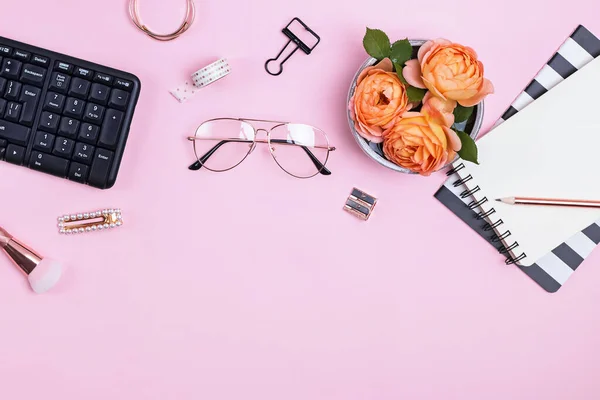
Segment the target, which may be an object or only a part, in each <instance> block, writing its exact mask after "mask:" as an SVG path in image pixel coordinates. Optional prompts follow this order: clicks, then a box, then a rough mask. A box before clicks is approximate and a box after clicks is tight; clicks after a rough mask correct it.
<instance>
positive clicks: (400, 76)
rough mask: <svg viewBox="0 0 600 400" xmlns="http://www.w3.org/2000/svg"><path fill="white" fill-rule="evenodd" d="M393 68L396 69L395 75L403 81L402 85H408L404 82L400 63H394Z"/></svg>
mask: <svg viewBox="0 0 600 400" xmlns="http://www.w3.org/2000/svg"><path fill="white" fill-rule="evenodd" d="M394 68H395V69H396V75H398V78H400V82H402V83H404V86H408V82H406V79H404V75H402V68H403V67H402V65H400V64H396V63H394Z"/></svg>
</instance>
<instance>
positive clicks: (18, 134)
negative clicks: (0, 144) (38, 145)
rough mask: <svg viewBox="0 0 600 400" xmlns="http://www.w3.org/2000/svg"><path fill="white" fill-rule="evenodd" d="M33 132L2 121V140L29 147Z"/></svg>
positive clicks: (0, 136)
mask: <svg viewBox="0 0 600 400" xmlns="http://www.w3.org/2000/svg"><path fill="white" fill-rule="evenodd" d="M30 132H31V130H30V129H29V128H27V127H25V126H23V125H18V124H14V123H12V122H8V121H2V120H0V139H7V140H8V141H10V142H13V143H16V144H19V145H22V146H27V143H28V141H29V133H30Z"/></svg>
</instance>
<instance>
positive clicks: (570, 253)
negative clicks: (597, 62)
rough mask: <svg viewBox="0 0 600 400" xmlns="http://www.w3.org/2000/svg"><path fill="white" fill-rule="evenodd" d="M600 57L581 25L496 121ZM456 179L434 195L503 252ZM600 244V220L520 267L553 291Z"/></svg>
mask: <svg viewBox="0 0 600 400" xmlns="http://www.w3.org/2000/svg"><path fill="white" fill-rule="evenodd" d="M599 55H600V40H599V39H598V38H597V37H596V36H594V35H593V34H592V33H591V32H590V31H588V30H587V29H586V28H585V27H584V26H582V25H580V26H579V27H578V28H577V29H575V31H574V32H573V34H572V35H571V36H570V37H568V38H567V40H566V41H565V42H564V43H563V44H562V46H561V47H560V48H559V49H558V52H557V53H556V54H554V55H553V56H552V58H551V59H550V60H549V61H548V63H547V64H546V65H544V67H543V68H542V69H541V70H540V72H539V73H538V74H537V75H536V76H535V78H534V79H533V81H531V83H530V84H529V85H528V86H527V87H526V88H525V90H524V91H523V93H521V94H520V95H519V96H518V97H517V98H516V99H515V101H514V102H513V103H512V105H511V106H510V107H509V108H508V110H506V112H505V113H504V114H503V115H502V118H500V119H499V120H498V122H497V123H496V125H494V126H498V125H500V124H501V123H503V122H504V121H506V120H507V119H509V118H510V117H512V116H513V115H515V114H516V113H518V112H519V111H520V110H522V109H524V108H525V107H527V105H529V104H531V103H532V102H533V101H535V99H537V98H539V97H540V96H542V95H543V94H544V93H546V92H547V91H548V90H550V89H552V88H553V87H554V86H556V85H557V84H558V83H560V82H561V81H563V80H565V79H566V78H568V77H569V76H570V75H572V74H573V73H574V72H576V71H577V70H579V69H580V68H582V67H583V66H584V65H586V64H587V63H589V62H590V61H592V60H593V59H594V58H596V57H598V56H599ZM458 179H459V178H457V177H456V176H451V177H450V178H449V179H448V180H446V182H445V183H444V185H443V186H442V187H441V188H440V189H439V190H438V191H437V192H436V194H435V198H436V199H438V200H439V201H440V202H441V203H442V204H444V205H445V206H446V207H447V208H448V209H450V211H452V212H453V213H454V214H456V215H457V216H458V217H459V218H460V219H462V220H463V221H464V222H465V223H466V224H468V225H469V226H470V227H471V228H472V229H473V230H475V231H476V232H477V233H478V234H479V235H480V236H482V237H483V238H484V239H486V241H488V243H490V244H491V245H492V246H494V247H495V248H496V249H497V250H498V251H500V252H505V250H506V249H505V248H504V246H503V245H502V243H501V242H500V241H497V240H496V239H497V235H495V233H494V230H493V227H491V226H490V225H489V224H487V223H486V221H485V220H484V219H483V218H481V217H480V215H479V214H478V213H477V212H475V211H473V210H472V209H471V208H470V207H469V204H470V203H471V201H472V199H471V198H470V196H469V193H468V190H467V189H466V186H464V185H460V184H459V185H456V186H455V185H454V183H455V182H457V180H458ZM598 243H600V221H597V222H596V223H594V224H592V225H590V226H589V227H587V228H586V229H584V230H583V231H581V232H579V233H577V234H576V235H574V236H573V237H571V238H570V239H569V240H567V241H566V242H565V243H562V244H561V245H559V246H558V247H556V248H555V249H554V250H552V251H551V252H550V253H548V254H546V255H545V256H543V257H542V258H541V259H539V260H538V261H537V262H536V263H535V264H533V265H531V266H529V267H519V266H517V267H518V268H520V269H521V270H522V271H523V272H525V274H527V275H528V276H529V277H530V278H531V279H533V280H534V281H535V282H537V283H538V284H539V285H540V286H541V287H542V288H544V289H545V290H546V291H548V292H556V291H557V290H558V289H560V288H561V286H562V285H563V284H564V283H565V282H566V281H567V279H569V277H570V276H571V275H572V274H573V272H574V271H575V270H576V269H577V267H579V265H581V263H582V262H583V260H584V259H585V258H586V257H587V256H588V255H589V254H590V253H591V252H592V250H593V249H594V248H595V247H596V245H597V244H598Z"/></svg>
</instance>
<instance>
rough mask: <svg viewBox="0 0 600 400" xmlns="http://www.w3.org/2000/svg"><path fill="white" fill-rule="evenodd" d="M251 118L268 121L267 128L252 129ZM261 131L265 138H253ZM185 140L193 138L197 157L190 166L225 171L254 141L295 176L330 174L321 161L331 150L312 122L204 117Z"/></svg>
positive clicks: (251, 150) (325, 162)
mask: <svg viewBox="0 0 600 400" xmlns="http://www.w3.org/2000/svg"><path fill="white" fill-rule="evenodd" d="M251 122H256V123H261V124H262V123H264V124H270V125H271V128H270V129H268V130H267V129H262V128H259V129H256V128H255V127H254V126H253V125H252V124H251ZM261 131H262V132H264V133H265V134H266V139H258V138H257V134H258V132H261ZM188 140H190V141H192V142H193V145H194V153H195V154H196V160H197V161H196V162H194V163H193V164H192V165H190V166H189V169H191V170H194V171H196V170H199V169H200V168H202V167H204V168H206V169H208V170H210V171H214V172H223V171H228V170H230V169H232V168H235V167H237V166H238V165H240V163H241V162H242V161H244V160H245V159H246V157H248V155H249V154H250V153H252V152H253V151H254V148H255V147H256V144H257V143H265V144H268V145H269V150H270V152H271V155H272V156H273V159H274V160H275V162H276V163H277V165H279V166H280V167H281V169H283V170H284V171H285V172H287V173H288V174H290V175H292V176H295V177H296V178H311V177H313V176H315V175H317V174H322V175H331V171H329V170H328V169H327V168H326V167H325V164H327V160H328V159H329V152H330V151H334V150H335V147H331V146H330V145H329V139H328V138H327V135H326V134H325V132H323V131H322V130H320V129H318V128H315V127H314V126H310V125H304V124H291V123H287V122H279V121H268V120H260V119H247V118H216V119H211V120H208V121H205V122H203V123H202V124H201V125H200V126H199V127H198V128H197V129H196V134H195V135H194V136H190V137H188Z"/></svg>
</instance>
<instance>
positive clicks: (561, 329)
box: [0, 0, 600, 400]
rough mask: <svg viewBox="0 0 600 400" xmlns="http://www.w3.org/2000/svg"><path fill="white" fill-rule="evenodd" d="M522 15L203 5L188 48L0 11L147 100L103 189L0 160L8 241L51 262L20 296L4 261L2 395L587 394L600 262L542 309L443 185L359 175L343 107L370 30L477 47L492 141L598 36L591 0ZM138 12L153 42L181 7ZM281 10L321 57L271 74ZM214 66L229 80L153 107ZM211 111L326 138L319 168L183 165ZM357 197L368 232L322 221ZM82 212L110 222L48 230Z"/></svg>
mask: <svg viewBox="0 0 600 400" xmlns="http://www.w3.org/2000/svg"><path fill="white" fill-rule="evenodd" d="M167 3H169V5H167ZM539 3H540V2H539V1H534V0H526V1H524V0H504V1H486V2H482V1H480V0H455V1H442V0H431V1H428V2H425V3H423V2H419V1H410V2H408V1H407V2H399V1H394V0H380V1H377V2H372V3H371V4H372V5H371V6H367V4H369V2H365V1H358V0H347V1H341V0H337V1H323V0H304V1H294V2H287V1H275V0H255V1H241V0H240V1H233V0H219V1H217V0H213V1H208V0H202V1H198V3H197V6H198V10H199V15H198V18H197V20H196V23H195V24H194V26H193V27H192V28H191V30H190V31H189V32H188V33H187V34H185V35H184V36H183V37H181V38H180V39H178V40H176V41H174V42H171V43H158V42H155V41H152V40H151V39H149V38H148V37H146V36H144V35H143V34H142V33H140V32H139V31H137V30H136V29H134V27H133V25H132V24H131V22H130V21H129V18H128V16H127V12H126V1H121V0H120V1H116V0H110V1H99V0H97V1H89V0H88V1H81V0H54V1H42V0H35V1H33V0H32V1H28V2H21V1H8V0H2V5H1V7H0V10H1V11H0V27H1V28H0V34H1V35H3V36H6V37H9V38H12V39H16V40H20V41H23V42H26V43H30V44H33V45H37V46H40V47H47V48H50V49H54V50H56V51H59V52H63V53H67V54H71V55H73V56H76V57H80V58H83V59H89V60H91V61H96V62H99V63H102V64H106V65H110V66H114V67H116V68H120V69H124V70H127V71H130V72H132V73H134V74H136V75H138V76H139V78H140V79H141V81H142V94H141V98H140V101H139V103H138V107H137V111H136V114H135V117H134V122H133V125H132V129H131V134H130V139H129V142H128V146H127V150H126V152H125V157H124V160H123V164H122V169H121V173H120V176H119V179H118V181H117V184H116V186H115V187H114V188H113V189H111V190H109V191H98V190H96V189H92V188H88V187H84V186H80V185H78V184H73V183H70V182H68V181H66V180H60V179H56V178H52V177H49V176H46V175H43V174H40V173H35V172H33V171H30V170H28V169H26V168H19V167H14V166H12V165H9V164H6V163H2V164H0V174H1V177H2V179H1V181H0V191H1V192H2V193H3V194H4V195H3V196H2V209H3V210H4V212H3V213H2V214H3V215H2V221H1V222H2V224H3V226H4V227H5V228H7V229H8V230H10V231H11V232H12V233H13V234H15V235H16V236H17V237H20V238H22V239H23V240H24V241H26V242H27V243H29V244H31V245H32V246H33V247H34V248H36V249H38V250H39V251H40V252H43V253H44V254H46V255H51V256H53V257H54V258H57V259H59V260H62V261H64V263H65V264H67V265H68V266H69V271H68V273H67V274H66V277H65V278H64V280H63V281H62V282H61V284H60V286H58V287H57V288H56V290H54V291H52V292H51V293H48V294H46V295H41V296H37V295H34V294H33V293H32V292H31V291H30V290H29V289H28V288H27V283H26V280H25V279H24V278H23V277H22V276H21V275H20V273H19V272H18V271H17V269H16V268H14V267H12V266H11V264H10V263H9V262H8V261H7V260H6V259H5V258H4V257H2V258H0V267H1V268H0V304H1V306H0V398H2V399H20V400H23V399H34V398H40V397H41V396H45V398H48V399H87V400H95V399H98V400H100V399H102V400H105V399H121V398H128V399H212V400H219V399H228V400H229V399H232V400H233V399H260V400H271V399H273V400H275V399H277V400H279V399H286V400H293V399H302V400H306V399H344V400H354V399H378V400H384V399H394V400H396V399H508V398H510V399H597V398H599V396H600V380H598V367H597V366H598V363H599V361H598V360H599V359H600V313H598V304H599V302H600V291H598V283H599V282H600V269H598V268H595V267H596V266H597V264H598V263H599V262H600V254H599V253H597V252H596V253H594V254H593V255H592V256H591V257H590V259H589V260H588V261H587V262H586V263H585V264H584V266H582V267H581V268H580V270H578V271H577V273H576V274H574V276H573V277H572V278H571V279H570V280H569V282H568V283H567V284H566V286H565V287H564V288H563V289H561V290H560V291H559V292H558V293H557V294H554V295H550V294H547V293H546V292H544V291H543V290H542V289H540V288H539V287H538V286H537V285H536V284H535V283H533V282H532V281H530V280H529V278H527V277H526V276H525V275H524V274H523V273H521V272H520V271H518V270H516V269H513V268H507V267H505V266H504V264H503V260H502V258H501V257H499V256H498V255H497V254H496V253H495V251H494V250H493V249H492V248H491V247H490V246H489V245H487V244H486V243H484V242H483V241H482V240H481V239H480V238H479V237H477V236H476V234H475V233H473V232H472V231H471V230H470V229H469V228H468V227H467V226H466V225H463V224H462V223H461V222H460V221H459V220H458V219H456V218H455V217H454V216H453V215H452V214H451V213H450V212H448V211H447V210H446V209H445V208H444V207H443V206H441V205H440V204H439V203H438V202H437V201H436V200H434V198H433V196H432V195H433V193H434V192H435V190H436V189H437V188H438V186H439V185H440V184H441V183H442V181H443V179H444V176H443V174H441V173H440V174H436V175H435V176H433V177H431V178H429V179H423V178H420V177H414V176H406V175H402V174H398V173H395V172H393V171H389V170H386V169H384V168H383V167H380V166H379V165H377V164H376V163H375V162H373V161H371V160H369V159H368V158H367V157H366V156H365V155H364V154H363V153H362V152H361V150H360V149H359V148H358V146H357V145H356V143H355V142H354V139H353V137H352V136H351V134H350V132H349V130H348V127H347V123H346V117H345V111H344V110H345V101H346V93H347V89H348V85H349V82H350V79H351V77H352V76H353V74H354V72H355V71H356V68H357V67H358V65H360V63H361V62H362V61H363V60H364V59H365V57H366V55H365V53H364V51H363V49H362V45H361V40H362V36H363V34H364V30H365V26H370V27H378V28H381V29H384V30H385V31H387V32H388V33H389V34H390V36H391V37H392V38H393V39H400V38H403V37H406V36H408V37H411V38H422V37H437V36H444V37H448V38H451V39H453V40H455V41H458V42H461V43H464V44H468V45H470V46H472V47H474V48H475V49H477V51H478V52H479V54H480V57H481V59H482V60H483V61H484V63H485V65H486V73H487V76H488V78H490V79H491V80H492V81H493V82H494V83H495V86H496V88H497V92H496V94H495V95H493V96H490V97H489V100H488V101H487V104H486V106H487V110H486V111H487V112H486V116H485V126H486V128H487V127H489V126H491V125H492V123H493V122H494V121H495V120H496V119H497V118H498V117H499V115H500V114H501V113H502V111H503V110H504V109H505V108H506V107H507V106H508V104H509V103H510V102H511V101H512V99H513V98H514V97H515V96H516V95H517V93H518V92H519V91H520V90H521V89H522V88H523V87H524V85H525V84H526V83H527V82H529V80H530V79H531V78H532V77H533V75H534V74H535V73H536V72H537V70H538V69H539V67H541V65H543V64H544V62H545V61H546V60H547V58H548V57H549V56H550V55H551V54H552V53H553V52H554V51H555V50H556V48H557V47H558V46H559V45H560V44H561V43H562V41H563V40H564V39H565V38H566V37H567V36H568V35H569V34H570V33H571V31H572V30H573V29H574V28H575V27H576V26H577V25H578V24H579V23H582V24H584V25H585V26H587V28H588V29H590V30H591V31H592V32H595V33H596V34H600V20H599V19H598V15H600V3H598V2H597V1H593V0H571V1H569V2H565V1H564V0H560V1H558V0H548V1H546V2H544V5H537V4H539ZM567 3H568V4H567ZM484 4H485V5H484ZM141 10H142V15H143V16H144V20H145V22H147V23H148V24H149V25H150V26H152V27H156V28H157V29H159V28H162V29H164V30H168V29H170V28H172V27H174V26H176V25H177V24H178V23H179V21H180V18H181V16H182V15H183V10H184V2H183V0H177V1H175V0H171V1H169V2H167V1H161V0H143V1H142V2H141ZM294 16H298V17H301V18H302V19H303V20H304V21H305V22H306V23H307V24H308V25H309V26H311V27H312V28H313V29H314V30H315V31H316V32H317V33H319V34H320V35H321V37H322V43H321V44H320V45H319V47H317V49H316V51H315V52H314V53H313V54H312V55H311V56H306V55H304V54H301V53H298V54H297V55H295V56H294V57H293V58H292V59H291V60H290V61H289V64H287V66H286V70H285V72H284V74H283V75H282V76H280V77H271V76H269V75H267V74H266V72H265V71H264V69H263V63H264V61H265V60H266V59H267V58H269V57H272V56H274V55H276V54H277V52H278V51H279V49H280V48H281V47H282V46H283V44H284V43H285V38H284V36H283V35H282V34H281V33H280V30H281V28H282V27H283V26H284V25H285V24H286V23H287V22H288V21H289V20H290V19H291V18H292V17H294ZM219 57H227V58H228V59H229V60H230V64H231V65H232V68H233V73H232V74H231V75H230V76H229V77H228V78H226V79H225V80H223V81H220V82H219V83H217V84H215V85H213V86H210V87H209V88H206V89H204V90H202V92H201V93H200V94H199V95H198V96H197V97H196V98H195V99H193V100H192V101H189V102H188V103H186V104H183V105H182V104H179V103H177V102H176V101H175V100H174V99H173V98H172V97H171V96H170V95H169V93H168V89H169V88H171V87H174V86H176V85H177V84H178V83H180V82H181V81H182V80H184V79H185V78H186V77H187V76H189V74H191V73H192V72H193V71H195V70H196V69H197V68H199V67H201V66H203V65H206V64H208V63H210V62H212V61H214V60H216V59H217V58H219ZM575 111H576V109H575ZM222 116H244V117H254V118H270V119H286V120H293V121H296V122H303V123H307V124H314V125H317V126H319V127H321V128H323V129H324V130H325V131H326V132H327V133H328V134H329V136H330V139H331V141H332V143H333V144H334V145H335V146H336V147H337V148H338V151H337V152H335V153H333V154H332V157H331V159H330V164H329V167H330V169H331V170H332V172H333V175H332V176H329V177H325V176H319V177H315V178H313V179H310V180H297V179H295V178H292V177H290V176H287V175H286V174H285V173H284V172H283V171H281V170H280V169H279V168H278V167H277V165H276V164H275V163H274V162H273V160H272V159H271V158H270V155H269V154H268V152H267V150H266V148H264V147H259V148H257V150H256V151H255V152H254V153H253V154H252V156H251V157H250V158H248V159H247V160H246V161H245V162H244V163H243V164H242V165H241V166H240V167H238V168H237V169H236V170H234V171H231V172H229V173H222V174H216V173H210V172H208V171H201V172H190V171H188V170H187V165H188V164H189V163H190V162H191V161H193V154H192V151H191V146H190V144H189V143H188V142H187V141H186V140H185V136H186V135H188V134H190V133H191V132H193V130H194V129H195V127H196V126H197V125H198V124H199V123H201V122H202V121H203V120H205V119H209V118H214V117H222ZM353 186H357V187H360V188H362V189H364V190H365V191H368V192H370V193H373V194H374V195H376V196H377V197H379V199H380V202H379V204H378V206H377V208H376V210H375V214H374V215H373V217H372V219H371V220H370V221H369V222H367V223H364V222H361V221H359V220H357V219H355V218H353V217H351V216H350V215H348V214H346V213H344V212H343V211H342V210H341V207H342V204H343V202H344V200H345V198H346V196H347V195H348V193H349V191H350V190H351V188H352V187H353ZM98 207H100V208H103V207H120V208H122V209H123V211H124V218H125V221H126V225H125V226H124V227H123V228H120V229H118V230H116V231H111V232H110V233H99V234H88V235H81V236H76V237H62V236H59V235H58V233H57V229H56V226H55V223H56V217H57V216H58V215H60V214H63V213H67V212H78V211H86V210H92V209H95V208H98Z"/></svg>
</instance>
